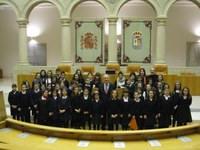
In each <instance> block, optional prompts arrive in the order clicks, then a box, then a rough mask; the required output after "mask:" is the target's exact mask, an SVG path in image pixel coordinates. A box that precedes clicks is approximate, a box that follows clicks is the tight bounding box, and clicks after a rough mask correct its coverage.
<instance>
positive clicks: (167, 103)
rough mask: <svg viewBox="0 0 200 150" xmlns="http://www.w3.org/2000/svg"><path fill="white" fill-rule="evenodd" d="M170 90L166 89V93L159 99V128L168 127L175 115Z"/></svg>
mask: <svg viewBox="0 0 200 150" xmlns="http://www.w3.org/2000/svg"><path fill="white" fill-rule="evenodd" d="M169 93H170V90H169V89H168V88H166V89H164V95H163V96H161V97H160V98H159V99H158V121H159V128H168V127H169V126H170V125H171V123H172V122H171V120H172V115H173V99H172V96H170V94H169Z"/></svg>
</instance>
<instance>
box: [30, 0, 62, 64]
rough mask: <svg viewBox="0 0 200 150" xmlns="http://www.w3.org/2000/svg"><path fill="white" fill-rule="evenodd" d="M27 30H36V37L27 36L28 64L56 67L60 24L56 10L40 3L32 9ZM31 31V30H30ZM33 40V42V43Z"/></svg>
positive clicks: (48, 4) (58, 61)
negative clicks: (37, 31) (37, 32)
mask: <svg viewBox="0 0 200 150" xmlns="http://www.w3.org/2000/svg"><path fill="white" fill-rule="evenodd" d="M28 21H29V24H28V25H27V30H28V31H29V28H32V27H34V28H37V29H38V30H39V34H38V35H34V34H35V33H36V31H33V33H34V34H33V37H31V35H28V45H29V54H28V56H29V62H30V63H31V64H32V65H35V66H45V65H47V66H57V65H58V64H60V62H61V41H62V40H61V22H60V13H59V10H58V8H57V7H56V6H55V5H53V4H52V3H42V4H39V5H37V6H36V7H34V8H33V9H32V11H31V12H30V15H29V20H28ZM32 30H33V29H32ZM33 40H34V41H33Z"/></svg>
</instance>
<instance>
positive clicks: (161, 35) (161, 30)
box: [156, 17, 167, 64]
mask: <svg viewBox="0 0 200 150" xmlns="http://www.w3.org/2000/svg"><path fill="white" fill-rule="evenodd" d="M166 20H167V18H166V17H157V18H156V21H157V39H156V64H165V63H166V62H165V53H166Z"/></svg>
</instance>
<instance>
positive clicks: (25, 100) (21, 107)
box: [18, 84, 31, 122]
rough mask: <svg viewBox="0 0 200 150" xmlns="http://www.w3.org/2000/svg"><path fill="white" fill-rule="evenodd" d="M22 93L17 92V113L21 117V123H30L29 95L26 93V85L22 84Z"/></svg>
mask: <svg viewBox="0 0 200 150" xmlns="http://www.w3.org/2000/svg"><path fill="white" fill-rule="evenodd" d="M21 88H22V91H21V92H19V97H18V98H19V99H18V111H19V114H20V117H21V121H25V122H30V110H31V95H30V92H28V91H27V87H26V84H22V87H21Z"/></svg>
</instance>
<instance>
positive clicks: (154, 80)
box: [147, 67, 158, 86]
mask: <svg viewBox="0 0 200 150" xmlns="http://www.w3.org/2000/svg"><path fill="white" fill-rule="evenodd" d="M149 79H152V82H153V83H152V86H155V83H156V82H157V80H158V75H157V74H156V73H155V70H154V68H153V67H152V68H151V69H150V75H149V76H148V77H147V80H149Z"/></svg>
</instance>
